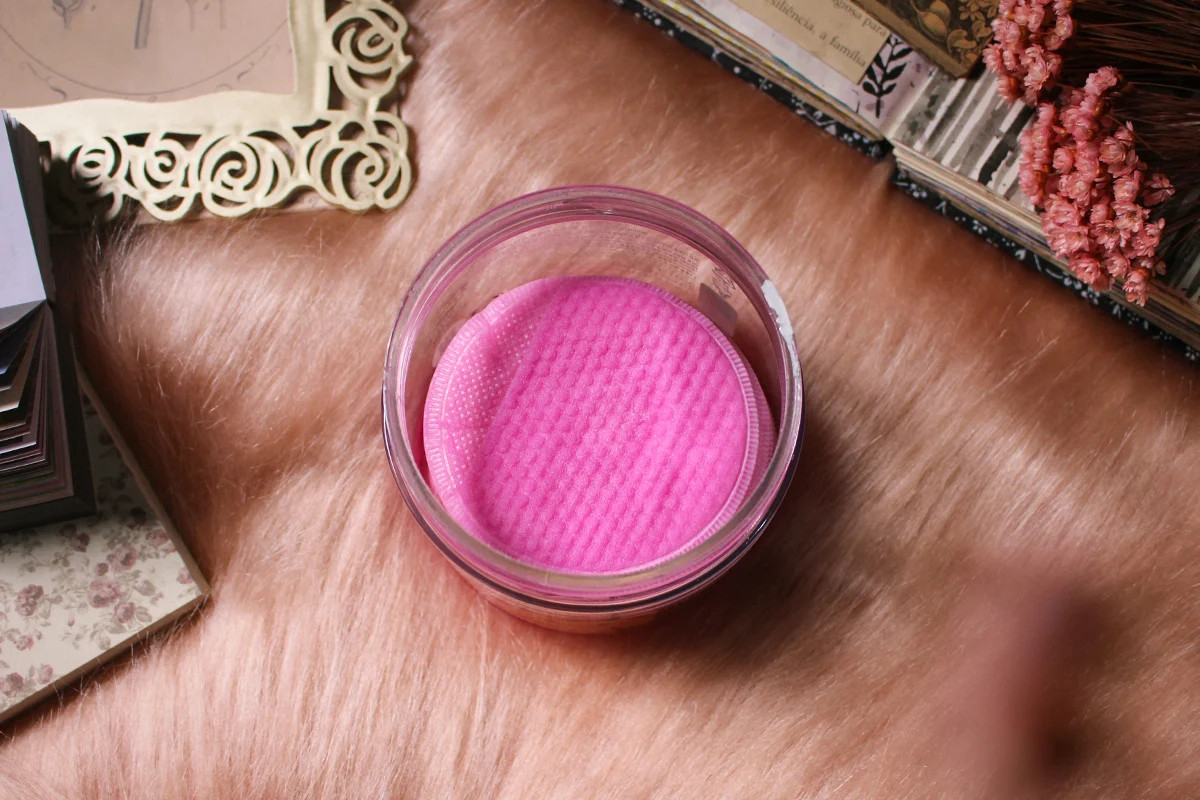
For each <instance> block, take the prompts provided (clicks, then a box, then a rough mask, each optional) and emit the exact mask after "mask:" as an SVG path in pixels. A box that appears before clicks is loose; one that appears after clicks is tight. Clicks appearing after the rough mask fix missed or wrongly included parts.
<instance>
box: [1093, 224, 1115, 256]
mask: <svg viewBox="0 0 1200 800" xmlns="http://www.w3.org/2000/svg"><path fill="white" fill-rule="evenodd" d="M1088 233H1089V234H1090V235H1091V237H1092V239H1093V240H1095V242H1096V244H1098V245H1100V246H1101V247H1103V248H1104V249H1105V250H1115V249H1117V248H1119V247H1120V246H1121V232H1120V231H1119V230H1117V226H1116V225H1114V224H1113V223H1112V222H1111V221H1109V220H1105V221H1103V222H1095V223H1092V226H1091V227H1090V228H1088Z"/></svg>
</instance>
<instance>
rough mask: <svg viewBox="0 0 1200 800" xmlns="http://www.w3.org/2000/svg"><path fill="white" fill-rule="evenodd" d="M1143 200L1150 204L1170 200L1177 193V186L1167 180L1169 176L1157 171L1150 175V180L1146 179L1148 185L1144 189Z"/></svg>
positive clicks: (1153, 204) (1154, 204)
mask: <svg viewBox="0 0 1200 800" xmlns="http://www.w3.org/2000/svg"><path fill="white" fill-rule="evenodd" d="M1143 192H1144V194H1143V195H1142V202H1143V203H1145V204H1146V205H1148V206H1156V205H1158V204H1159V203H1163V202H1165V201H1167V200H1170V199H1171V197H1172V196H1174V194H1175V187H1174V186H1172V185H1171V182H1170V181H1169V180H1167V176H1166V175H1163V174H1162V173H1161V172H1155V173H1154V174H1153V175H1151V176H1150V180H1148V181H1146V186H1145V188H1144V189H1143Z"/></svg>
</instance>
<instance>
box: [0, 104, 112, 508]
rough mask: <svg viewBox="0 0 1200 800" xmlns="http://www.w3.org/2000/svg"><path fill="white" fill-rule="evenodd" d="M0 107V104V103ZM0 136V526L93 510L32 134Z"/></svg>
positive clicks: (9, 128) (15, 131)
mask: <svg viewBox="0 0 1200 800" xmlns="http://www.w3.org/2000/svg"><path fill="white" fill-rule="evenodd" d="M0 113H2V112H0ZM2 121H3V128H4V135H3V136H0V531H4V530H14V529H17V528H26V527H30V526H33V525H40V524H44V523H47V522H53V521H56V520H62V519H70V518H72V517H78V516H80V515H83V514H89V513H91V512H92V510H93V509H94V505H95V503H94V497H93V495H94V490H93V487H92V479H91V475H90V465H89V463H88V455H87V443H86V440H85V434H84V430H83V414H82V411H81V408H80V403H79V388H78V385H77V381H76V376H75V360H74V356H73V355H72V351H71V345H70V339H69V337H68V336H67V335H66V332H65V331H64V330H63V329H62V327H61V325H60V324H59V321H58V320H57V318H56V317H55V314H54V312H53V310H52V309H51V307H50V304H49V303H48V302H47V301H48V300H49V299H50V298H51V297H52V295H53V282H52V281H51V280H50V270H49V261H48V258H47V255H46V250H47V247H46V230H45V216H44V214H43V213H41V203H42V198H41V191H40V187H41V167H40V162H39V160H38V151H37V142H36V140H34V138H33V136H32V135H31V134H30V133H29V132H28V131H27V130H25V129H24V128H22V127H21V126H19V125H18V124H17V123H15V122H14V121H13V120H12V119H11V118H9V117H8V116H7V115H4V116H3V120H2Z"/></svg>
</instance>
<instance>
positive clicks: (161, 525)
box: [0, 112, 206, 720]
mask: <svg viewBox="0 0 1200 800" xmlns="http://www.w3.org/2000/svg"><path fill="white" fill-rule="evenodd" d="M0 125H3V129H4V135H3V136H0V279H2V280H0V621H2V622H3V623H4V624H3V626H0V720H3V719H5V718H7V717H9V716H11V715H13V714H15V713H17V712H19V711H20V710H21V709H23V708H26V707H27V706H29V705H30V704H32V703H34V702H36V701H37V700H38V699H39V698H41V697H43V696H45V695H47V694H49V693H51V692H53V691H54V689H55V688H58V687H61V686H63V685H64V684H65V683H66V682H69V681H71V680H72V679H74V678H75V677H76V676H77V675H79V674H81V673H82V672H83V671H85V670H87V669H90V668H91V667H94V666H95V665H96V664H98V663H100V662H101V661H103V660H105V659H107V658H111V657H113V656H115V655H117V654H119V653H121V652H126V651H127V650H128V644H129V643H130V641H132V640H133V639H134V638H136V637H139V636H141V635H144V634H145V633H147V632H149V631H152V630H154V629H156V628H158V627H160V626H162V625H164V624H166V623H168V622H170V621H171V620H173V619H175V618H177V617H178V616H179V615H180V614H182V613H185V612H186V611H188V610H189V609H191V608H194V607H195V606H196V604H197V603H198V602H199V601H200V600H201V599H202V598H203V596H204V594H205V593H206V589H205V585H204V582H203V579H202V578H201V576H200V573H199V571H198V570H197V569H196V568H195V565H194V564H193V563H192V561H191V558H190V557H189V556H188V555H187V553H186V551H185V550H184V548H183V546H182V544H181V543H180V542H179V539H178V537H177V536H176V535H175V534H174V532H173V530H172V529H171V526H170V524H169V523H168V522H167V519H166V516H165V515H164V514H163V513H162V510H161V508H160V506H159V505H158V503H157V502H156V501H155V500H154V498H153V496H151V495H150V494H149V493H148V490H147V489H146V485H145V483H144V481H142V480H141V476H140V474H139V473H138V470H137V469H136V467H135V466H134V464H133V462H132V460H131V459H130V458H129V456H128V453H127V452H126V451H125V450H124V449H123V447H122V446H121V445H120V439H119V437H118V436H117V435H116V432H115V430H114V429H113V428H112V426H111V425H110V424H107V423H106V421H105V420H106V417H105V416H104V415H103V413H102V411H101V410H100V409H99V404H98V403H93V402H89V403H84V402H83V400H82V397H81V394H80V385H79V384H80V382H81V381H80V377H79V375H78V374H77V372H76V370H77V367H76V364H75V358H74V355H73V353H72V349H71V340H70V335H69V332H68V330H67V329H66V326H65V325H63V324H62V321H61V320H60V319H59V318H58V315H57V313H56V310H55V308H54V306H53V297H54V292H53V282H52V280H51V273H50V268H49V259H48V248H47V246H46V244H47V243H46V235H45V230H46V226H45V216H44V214H45V212H44V209H43V204H42V197H41V195H40V191H39V190H40V186H41V169H40V164H39V162H38V154H37V143H36V141H35V140H34V139H33V137H32V135H30V134H29V132H28V131H25V130H24V129H23V128H21V127H20V126H18V125H16V124H15V123H13V122H12V120H11V119H10V118H9V117H7V115H5V114H4V113H3V112H0Z"/></svg>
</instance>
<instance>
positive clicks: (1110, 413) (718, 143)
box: [0, 0, 1200, 800]
mask: <svg viewBox="0 0 1200 800" xmlns="http://www.w3.org/2000/svg"><path fill="white" fill-rule="evenodd" d="M404 10H405V12H406V13H407V14H408V15H409V18H410V20H411V22H412V23H413V28H414V30H413V34H412V36H411V39H410V45H411V49H412V50H413V51H414V52H415V54H416V55H417V57H418V64H419V66H418V68H417V69H416V71H415V73H414V74H413V75H412V76H411V77H410V81H411V90H410V94H409V96H408V97H407V99H406V100H405V103H404V108H403V113H404V116H405V118H406V119H407V120H408V122H409V123H410V124H411V126H412V128H413V130H414V133H415V137H416V139H415V148H414V156H415V163H416V164H417V168H418V177H417V181H416V185H415V189H414V191H413V194H412V197H411V198H410V199H409V200H408V202H407V204H406V205H405V206H403V207H402V208H401V209H400V210H399V211H398V212H396V213H394V214H389V215H367V216H364V217H354V216H351V215H349V214H343V213H325V214H320V215H315V216H314V215H308V216H284V217H277V218H272V219H269V220H265V221H259V222H248V223H235V224H228V223H221V224H216V223H213V224H209V223H200V224H184V225H172V226H157V227H148V228H144V229H141V230H138V231H136V232H134V233H133V234H132V235H129V236H128V237H126V238H125V239H123V240H121V241H113V242H107V243H105V244H104V245H103V246H101V247H100V248H98V249H97V248H86V247H85V248H82V249H80V250H75V249H72V248H66V249H63V250H61V251H60V252H59V254H58V259H59V261H60V264H59V266H60V268H62V269H64V270H65V271H67V272H69V273H73V274H74V276H75V278H74V280H73V282H72V283H73V285H72V286H71V294H72V295H73V301H74V304H75V307H76V308H77V311H76V313H75V314H74V323H75V325H76V327H77V328H78V329H79V331H80V334H81V339H82V345H81V351H82V353H81V356H82V359H83V361H84V362H85V364H86V365H87V368H88V369H89V371H90V372H91V374H92V375H93V377H94V379H95V380H96V382H97V383H98V385H99V386H100V388H101V393H102V396H103V397H104V398H105V400H106V402H107V404H108V405H109V406H110V408H111V410H112V412H113V413H114V415H115V416H116V417H117V419H118V421H119V423H120V424H121V425H122V429H123V430H124V431H125V432H126V433H127V435H128V437H129V439H130V443H131V445H132V446H133V448H134V450H135V451H136V452H137V453H138V454H139V457H140V458H141V460H142V461H143V464H144V466H145V467H146V469H147V471H148V473H149V475H150V476H151V479H152V481H153V482H154V483H155V485H156V486H157V488H158V489H159V490H160V492H161V494H162V496H163V498H164V500H165V502H166V503H167V506H168V508H169V509H170V511H171V512H172V514H173V516H174V517H175V518H176V519H177V520H178V522H179V523H180V527H181V528H182V531H183V535H184V537H185V539H186V540H187V541H188V542H189V544H190V546H191V549H192V552H193V553H194V554H195V555H196V557H197V559H198V560H199V562H200V564H201V566H202V568H203V569H204V571H205V574H206V575H208V576H209V577H210V578H211V579H212V583H213V588H214V595H213V598H212V601H211V603H210V604H209V605H208V607H207V608H206V609H204V610H203V612H201V614H200V615H199V616H198V617H197V618H195V619H194V620H192V621H191V622H190V623H188V624H185V625H184V626H182V627H181V629H179V630H178V631H177V632H176V633H174V634H173V635H172V636H170V637H167V638H166V639H159V640H156V641H154V642H153V643H152V644H150V645H149V646H147V647H144V648H139V651H138V652H137V653H136V655H135V656H134V658H133V659H132V660H130V661H127V662H126V663H124V664H122V665H120V666H118V667H116V668H114V669H111V670H108V671H107V672H106V673H105V674H103V675H102V676H100V677H99V678H98V679H94V680H91V681H89V682H87V683H86V684H85V685H84V686H83V687H82V690H76V689H72V690H71V691H69V692H67V693H66V695H65V697H64V701H63V702H62V703H61V705H58V706H56V705H55V704H53V703H51V704H48V705H46V706H43V707H42V708H40V709H39V710H38V711H36V712H34V713H32V714H30V715H27V716H26V717H25V718H24V719H23V720H21V721H20V722H19V723H18V724H17V725H16V726H15V727H14V726H9V728H8V729H7V730H6V734H12V738H11V739H8V737H7V736H6V739H8V740H7V741H5V742H3V744H0V797H3V798H32V799H35V800H36V799H38V798H59V797H67V798H97V799H99V798H104V799H105V800H109V799H111V798H229V799H231V800H232V799H234V798H237V799H239V800H240V799H241V798H259V797H264V798H307V797H312V798H323V799H324V800H340V799H341V798H347V799H348V798H385V797H387V798H391V797H396V798H422V800H424V799H425V798H441V797H506V798H533V797H619V798H636V797H702V798H711V797H753V798H764V797H781V798H783V797H831V798H832V797H837V798H867V797H887V798H909V797H911V798H929V797H937V796H946V797H958V796H961V797H972V798H978V797H982V796H985V794H986V793H988V792H994V793H996V794H997V796H1005V797H1014V796H1043V795H1044V796H1054V797H1071V798H1100V797H1143V796H1144V797H1154V798H1194V797H1197V796H1200V759H1198V758H1197V755H1198V752H1197V742H1200V713H1197V712H1200V708H1198V707H1197V705H1198V703H1200V648H1198V647H1197V638H1196V636H1197V633H1196V632H1197V629H1198V628H1200V595H1198V594H1197V586H1198V584H1200V575H1198V568H1197V565H1198V564H1200V559H1198V557H1200V537H1198V536H1197V533H1198V530H1197V528H1198V525H1197V510H1198V508H1197V506H1198V502H1197V499H1196V498H1197V493H1196V480H1197V479H1198V478H1200V467H1198V464H1200V424H1198V421H1200V389H1198V388H1197V386H1196V377H1197V373H1196V370H1195V367H1192V366H1189V365H1187V364H1185V363H1183V362H1182V361H1181V360H1180V359H1179V358H1178V357H1176V356H1175V355H1173V354H1171V353H1168V352H1165V351H1163V350H1161V349H1160V348H1159V347H1158V346H1156V345H1154V344H1153V343H1151V342H1149V341H1148V340H1146V339H1145V338H1143V337H1140V336H1138V335H1136V334H1135V333H1134V332H1132V331H1130V330H1128V329H1127V328H1125V327H1123V326H1121V325H1118V324H1116V323H1114V322H1112V321H1110V320H1108V319H1106V318H1104V317H1103V316H1102V315H1100V314H1097V313H1095V312H1094V311H1093V309H1090V308H1088V307H1086V305H1084V304H1083V303H1081V302H1080V301H1079V300H1078V299H1076V298H1075V297H1073V296H1072V295H1070V294H1069V293H1068V292H1066V291H1063V290H1062V289H1060V288H1057V287H1055V286H1054V285H1052V284H1051V283H1050V282H1049V281H1047V280H1045V279H1042V278H1040V277H1038V276H1037V275H1035V274H1033V273H1031V272H1030V271H1027V270H1026V269H1025V268H1023V267H1021V266H1019V265H1018V264H1016V263H1015V262H1013V261H1011V260H1009V259H1007V258H1005V257H1003V256H1002V255H1001V254H1000V253H999V252H998V251H996V250H994V249H992V248H990V247H988V246H987V245H985V244H983V243H982V242H980V241H979V240H977V239H975V238H973V237H972V236H971V235H969V234H968V233H966V232H964V231H962V230H960V229H958V228H956V227H955V226H954V225H952V224H951V223H949V222H947V221H946V220H944V219H941V218H939V217H937V216H936V215H934V214H933V213H931V212H929V211H928V210H926V209H924V208H922V207H920V206H919V205H918V204H916V203H915V202H913V201H911V200H909V199H907V198H905V197H903V196H901V195H900V194H899V193H898V192H897V191H895V190H894V189H892V188H890V187H889V186H888V184H887V178H888V172H889V169H890V166H889V165H888V164H872V163H870V162H869V161H867V160H865V159H864V158H863V157H861V156H859V155H858V154H856V153H855V152H853V151H852V150H850V149H849V148H847V147H846V146H844V145H842V144H839V143H838V142H836V141H834V140H832V139H830V138H827V137H825V136H823V135H822V134H820V133H819V132H818V131H817V130H816V129H815V128H814V127H812V126H811V125H808V124H807V123H805V122H804V121H802V120H800V119H797V118H796V117H794V116H793V115H791V114H790V113H789V112H788V111H787V110H786V109H784V108H783V107H781V106H779V105H777V104H776V103H774V102H773V101H771V100H770V99H768V98H767V97H765V96H764V95H762V94H759V93H757V92H756V91H755V90H754V89H753V88H751V87H749V86H746V85H744V84H743V83H741V82H740V81H738V80H736V79H735V78H733V77H731V76H730V75H727V74H725V73H724V72H723V71H722V70H721V69H719V68H718V67H717V66H715V65H713V64H710V63H707V62H705V61H704V60H703V59H701V58H699V57H697V56H695V55H694V54H692V53H691V52H689V51H687V50H686V49H684V48H683V47H681V46H679V45H677V44H675V43H673V42H671V41H670V40H669V39H667V38H666V37H664V36H662V35H661V34H659V33H658V32H656V31H655V30H654V29H653V27H651V26H649V25H647V24H644V23H639V22H637V21H635V20H634V19H633V18H632V17H631V16H629V15H626V14H624V13H621V12H619V11H617V10H616V9H614V8H613V7H612V6H611V5H609V4H608V3H605V2H602V1H601V0H570V2H567V1H565V0H558V1H557V2H542V3H532V2H531V3H525V2H518V0H497V1H496V2H489V3H479V2H469V1H468V0H453V1H452V2H444V3H433V2H414V3H412V4H411V5H406V6H405V8H404ZM571 182H610V183H622V184H629V185H633V186H638V187H642V188H646V189H650V190H653V191H657V192H661V193H664V194H667V195H670V196H672V197H675V198H678V199H679V200H681V201H683V202H685V203H688V204H691V205H693V206H695V207H697V208H698V209H700V210H701V211H702V212H704V213H705V214H707V215H709V216H711V217H712V218H713V219H715V220H717V221H718V222H720V223H721V224H723V225H725V226H726V227H727V228H728V229H729V230H730V231H731V232H732V233H733V234H734V235H736V236H737V237H739V238H740V239H741V240H742V242H744V243H745V244H746V246H747V247H748V248H749V250H750V251H751V252H752V253H754V254H755V255H756V256H757V257H758V259H759V260H760V262H761V263H762V264H763V266H764V268H765V269H766V270H767V272H769V273H770V274H772V275H773V276H774V277H775V279H776V282H777V284H778V285H779V287H780V290H781V291H782V292H783V294H784V296H785V298H786V299H787V301H788V303H789V306H790V308H791V311H792V317H793V320H794V323H795V328H796V338H797V340H798V342H799V346H800V352H801V358H802V359H803V362H804V367H805V377H806V380H807V384H808V403H809V428H808V435H807V439H806V441H805V445H804V452H803V458H802V461H801V466H800V471H799V474H798V475H797V477H796V480H795V483H794V485H793V488H792V490H791V492H790V494H789V496H788V499H787V502H786V503H785V507H784V510H783V512H782V513H781V515H780V517H779V518H778V519H777V521H776V523H775V524H774V525H773V526H772V528H771V529H770V530H769V531H768V533H767V535H766V536H765V537H764V539H763V541H762V542H761V544H760V545H759V546H758V547H757V548H756V549H755V550H754V551H753V552H752V553H751V554H750V555H749V556H748V557H747V558H746V559H745V561H744V562H743V563H741V564H740V565H739V566H738V567H737V568H736V569H735V570H734V571H733V572H732V573H731V574H730V575H729V576H728V577H727V578H725V579H723V580H722V581H720V582H719V584H718V585H717V586H716V587H714V588H713V589H712V590H711V591H708V592H706V593H705V594H703V595H702V596H701V597H699V598H698V599H696V600H694V601H692V602H691V603H689V604H687V605H686V606H685V607H683V608H682V609H680V610H679V611H677V612H675V613H673V614H671V615H669V616H668V617H667V618H666V619H663V620H662V621H660V622H658V623H656V624H655V625H653V626H652V627H649V628H645V629H641V630H637V631H633V632H629V633H624V634H620V635H616V636H611V637H599V638H581V637H572V636H567V635H560V634H554V633H549V632H544V631H541V630H538V629H535V628H532V627H530V626H528V625H525V624H523V623H520V622H517V621H514V620H512V619H510V618H508V617H507V616H505V615H503V614H501V613H499V612H496V611H494V610H492V609H491V608H489V607H488V606H486V605H485V604H484V603H483V602H482V601H481V600H479V599H478V598H477V597H476V596H475V595H474V594H473V593H472V592H471V591H470V590H469V589H468V588H467V587H466V586H465V585H464V584H463V583H462V582H461V581H460V580H459V579H458V578H457V577H456V576H455V575H454V574H453V573H452V572H451V569H450V568H449V567H448V566H447V565H446V564H445V563H444V562H443V560H442V558H441V557H440V556H439V555H438V553H437V552H436V551H435V550H434V548H433V547H432V546H431V545H430V544H429V543H428V542H427V541H426V540H425V538H424V536H423V534H422V533H421V532H420V531H419V530H418V528H417V527H416V525H415V524H414V523H413V522H412V520H411V518H410V517H409V514H408V512H407V511H406V509H405V507H404V505H403V503H402V501H401V499H400V495H399V493H398V491H397V490H396V488H395V486H394V485H393V482H392V477H391V475H390V473H389V470H388V467H387V464H386V461H385V457H384V451H383V445H382V440H381V435H380V420H379V386H380V379H381V365H382V363H383V355H384V349H385V346H386V341H387V337H388V333H389V331H390V328H391V324H392V321H393V318H394V315H395V313H396V310H397V308H398V306H399V303H400V300H401V298H402V296H403V294H404V292H405V290H406V288H407V286H408V284H409V281H410V280H411V279H412V277H413V275H414V273H415V271H416V270H417V269H418V268H419V267H420V265H421V264H422V262H423V261H424V260H425V259H426V258H427V257H428V256H429V255H430V254H431V253H432V252H433V250H434V248H435V247H436V246H437V245H438V244H439V243H441V242H442V241H443V240H444V239H445V238H446V237H447V236H448V235H449V234H451V233H452V232H453V231H454V230H455V229H456V228H458V227H459V226H460V225H461V224H463V223H464V222H466V221H467V220H468V219H470V218H471V217H473V216H474V215H476V214H478V213H480V212H482V211H483V210H485V209H487V208H489V207H490V206H492V205H494V204H496V203H498V202H500V201H503V200H506V199H508V198H511V197H514V196H516V195H518V194H521V193H524V192H527V191H530V190H534V189H539V188H544V187H548V186H552V185H557V184H563V183H571ZM80 695H81V696H80Z"/></svg>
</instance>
